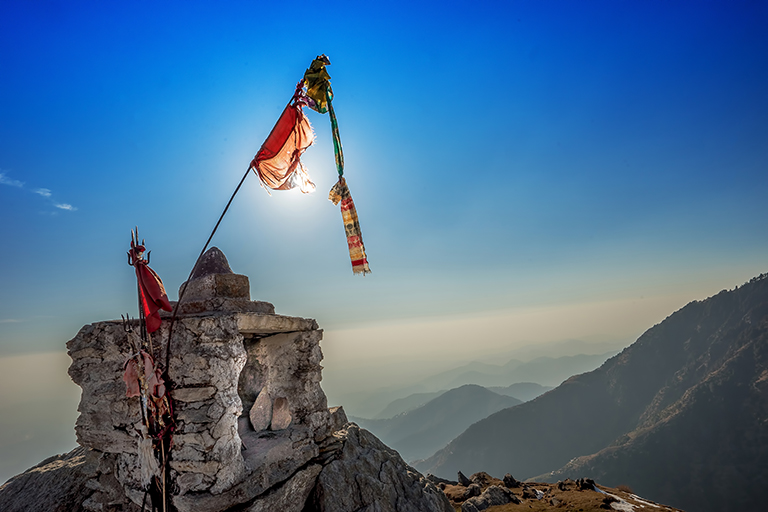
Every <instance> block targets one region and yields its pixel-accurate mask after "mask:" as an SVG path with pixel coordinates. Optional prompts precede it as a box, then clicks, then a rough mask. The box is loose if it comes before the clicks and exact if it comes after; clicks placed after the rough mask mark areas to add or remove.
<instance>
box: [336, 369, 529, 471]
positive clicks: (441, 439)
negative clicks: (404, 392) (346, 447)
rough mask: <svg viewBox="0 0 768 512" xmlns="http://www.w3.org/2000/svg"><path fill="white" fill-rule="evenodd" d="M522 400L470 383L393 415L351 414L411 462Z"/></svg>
mask: <svg viewBox="0 0 768 512" xmlns="http://www.w3.org/2000/svg"><path fill="white" fill-rule="evenodd" d="M521 403H522V401H520V400H518V399H516V398H512V397H510V396H504V395H500V394H498V393H494V392H493V391H489V390H487V389H485V388H483V387H481V386H476V385H473V384H468V385H465V386H461V387H459V388H456V389H451V390H449V391H446V392H445V393H442V394H441V395H440V396H438V397H436V398H434V399H432V400H430V401H429V402H427V403H426V404H424V405H422V406H420V407H417V408H416V409H413V410H411V411H408V412H404V413H401V414H399V415H397V416H395V417H393V418H389V419H379V420H367V419H364V418H355V417H353V416H351V417H350V418H349V419H350V420H351V421H354V422H355V423H357V424H358V425H360V426H361V427H363V428H366V429H368V430H370V431H371V432H373V433H374V434H375V435H376V436H377V437H378V438H379V439H381V440H382V441H384V443H386V444H387V445H389V446H390V447H392V448H394V449H395V450H397V451H398V452H399V453H400V455H401V456H402V457H403V459H405V460H406V461H410V460H415V459H421V458H424V457H428V456H430V455H432V454H433V453H435V452H436V451H437V450H439V449H440V448H442V447H443V446H445V445H446V443H448V442H449V441H450V440H451V439H453V438H454V437H456V436H457V435H459V434H461V433H462V432H463V431H464V430H466V428H467V427H469V426H470V425H472V424H473V423H475V422H476V421H478V420H481V419H483V418H485V417H487V416H488V415H490V414H493V413H494V412H497V411H500V410H502V409H506V408H507V407H512V406H515V405H518V404H521Z"/></svg>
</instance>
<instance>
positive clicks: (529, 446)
mask: <svg viewBox="0 0 768 512" xmlns="http://www.w3.org/2000/svg"><path fill="white" fill-rule="evenodd" d="M766 461H768V275H761V276H759V277H757V278H754V279H752V280H751V281H750V282H749V283H747V284H745V285H744V286H742V287H740V288H736V289H734V290H732V291H723V292H721V293H719V294H717V295H715V296H714V297H710V298H709V299H707V300H704V301H701V302H698V301H695V302H692V303H690V304H688V305H687V306H685V307H684V308H682V309H681V310H679V311H677V312H676V313H674V314H672V315H670V316H669V317H668V318H667V319H666V320H664V321H663V322H661V323H660V324H658V325H656V326H654V327H652V328H651V329H649V330H648V331H646V332H645V333H644V334H643V335H642V336H641V337H640V338H638V340H637V341H636V342H635V343H634V344H632V345H631V346H630V347H628V348H626V349H625V350H624V351H623V352H622V353H621V354H619V355H617V356H615V357H613V358H611V359H609V360H608V361H607V362H605V364H603V365H602V366H601V367H600V368H598V369H597V370H595V371H592V372H589V373H586V374H583V375H577V376H575V377H572V378H570V379H568V380H567V381H566V382H564V383H563V384H561V385H560V386H558V387H557V388H555V389H553V390H552V391H550V392H548V393H546V394H544V395H542V396H539V397H538V398H536V399H534V400H532V401H530V402H526V403H524V404H521V405H519V406H517V407H513V408H509V409H504V410H502V411H500V412H498V413H496V414H493V415H491V416H489V417H488V418H486V419H484V420H482V421H479V422H477V423H475V424H474V425H472V426H471V427H469V428H468V429H467V430H466V431H465V432H464V433H462V434H461V435H460V436H458V437H457V438H456V439H454V440H453V441H452V442H451V443H450V444H449V445H448V446H446V447H445V448H444V449H442V450H441V451H439V452H438V453H436V454H435V455H434V456H432V457H430V458H429V459H427V460H425V461H421V462H419V463H417V464H415V465H416V468H417V469H419V470H420V471H423V472H425V473H426V472H431V473H434V474H436V475H438V476H443V477H447V478H453V477H454V476H455V475H456V473H457V471H462V472H464V473H466V474H469V473H472V472H475V471H479V470H481V469H482V470H484V471H488V472H489V473H491V474H497V475H503V474H505V473H508V472H509V473H512V474H513V475H514V476H515V477H517V478H521V479H524V478H531V477H536V478H537V479H541V478H544V479H547V480H550V481H554V480H558V479H564V478H566V477H570V478H578V477H581V476H588V477H590V478H595V479H598V480H599V481H601V482H604V483H605V484H606V485H610V486H618V485H621V484H625V485H629V486H630V487H631V488H632V489H634V490H635V491H636V492H638V493H639V494H642V495H643V496H647V497H649V498H651V499H654V500H656V501H662V502H665V503H668V504H670V505H673V506H676V507H680V508H684V509H686V510H697V511H704V512H709V511H711V512H714V511H719V510H764V509H765V499H764V496H763V487H764V485H765V482H766V481H768V464H767V463H766Z"/></svg>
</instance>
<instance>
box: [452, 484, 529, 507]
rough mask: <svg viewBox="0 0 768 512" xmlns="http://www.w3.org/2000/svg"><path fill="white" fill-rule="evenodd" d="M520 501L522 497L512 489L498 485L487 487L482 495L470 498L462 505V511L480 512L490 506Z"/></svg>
mask: <svg viewBox="0 0 768 512" xmlns="http://www.w3.org/2000/svg"><path fill="white" fill-rule="evenodd" d="M507 503H516V504H519V503H520V499H519V498H518V497H517V496H515V495H514V494H512V492H511V491H509V490H508V489H505V488H503V487H499V486H498V485H492V486H490V487H489V488H487V489H486V490H485V491H484V492H483V493H482V494H481V495H480V496H476V497H474V498H470V499H468V500H467V501H465V502H464V503H462V505H461V512H479V511H481V510H485V509H487V508H490V507H496V506H499V505H506V504H507Z"/></svg>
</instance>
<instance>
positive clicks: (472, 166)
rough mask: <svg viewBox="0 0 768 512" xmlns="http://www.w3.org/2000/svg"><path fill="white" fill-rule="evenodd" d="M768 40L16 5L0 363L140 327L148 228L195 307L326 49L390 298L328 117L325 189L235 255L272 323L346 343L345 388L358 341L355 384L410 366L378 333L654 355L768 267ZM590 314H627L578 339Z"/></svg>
mask: <svg viewBox="0 0 768 512" xmlns="http://www.w3.org/2000/svg"><path fill="white" fill-rule="evenodd" d="M766 26H768V4H766V3H765V2H706V1H705V2H671V3H670V2H629V1H606V2H592V1H587V2H563V1H545V0H538V1H517V2H516V1H509V2H448V3H446V2H403V3H400V2H387V3H385V4H381V3H365V2H348V3H343V2H342V3H336V2H328V3H323V4H318V3H311V4H301V3H280V4H279V3H277V2H270V3H258V2H132V3H128V2H123V3H118V2H56V1H52V2H21V1H5V2H3V3H2V5H1V6H0V141H2V143H0V173H2V174H0V218H1V219H2V222H1V223H0V236H1V237H2V239H3V240H4V242H5V249H4V251H3V255H2V265H0V283H2V286H0V357H6V356H13V355H18V354H24V353H34V352H51V351H57V350H63V348H64V347H63V345H64V343H65V342H66V341H67V340H68V339H70V338H72V337H73V336H74V335H75V334H76V333H77V331H78V329H79V328H80V327H81V326H82V325H83V324H86V323H91V322H95V321H99V320H103V319H111V318H117V317H119V315H120V314H121V313H131V314H133V315H135V314H136V298H135V282H134V275H133V272H132V269H131V268H129V267H128V265H127V264H126V257H125V251H126V250H127V249H128V245H129V242H130V236H129V230H130V229H131V228H132V227H133V226H134V225H138V226H139V230H140V233H141V235H142V236H143V237H144V238H146V242H147V246H148V248H149V249H151V250H152V266H153V268H154V269H155V270H156V271H157V272H158V273H159V274H160V275H161V276H162V278H163V280H164V281H165V283H166V286H167V288H168V290H169V294H170V295H171V298H172V299H175V298H176V290H177V289H178V287H179V285H180V284H181V283H182V281H183V280H184V279H185V278H186V275H187V274H188V273H189V270H190V268H191V266H192V265H193V263H194V259H195V258H196V256H197V254H198V253H199V251H200V249H201V248H202V244H203V243H204V242H205V239H206V238H207V236H208V234H209V232H210V229H211V228H212V227H213V224H214V223H215V221H216V219H217V218H218V215H219V213H220V212H221V210H222V208H223V207H224V205H225V204H226V201H227V199H228V198H229V195H230V194H231V192H232V190H233V189H234V187H235V186H236V184H237V182H238V180H239V179H240V177H241V176H242V174H243V172H244V171H245V168H246V166H247V165H248V163H249V162H250V160H251V159H252V158H253V156H254V154H255V153H256V151H257V150H258V148H259V146H260V145H261V143H262V142H263V140H264V138H265V137H266V136H267V134H268V133H269V130H270V129H271V127H272V125H273V124H274V122H275V121H276V119H277V117H278V116H279V114H280V112H281V110H282V108H283V107H284V105H285V103H286V102H287V101H288V100H289V99H290V96H291V94H292V92H293V88H294V86H295V84H296V82H297V81H298V80H299V79H300V78H301V76H302V74H303V72H304V69H305V68H306V67H307V66H308V65H309V63H310V62H311V60H312V59H313V58H314V57H315V56H316V55H317V54H319V53H326V54H327V55H328V56H329V57H330V59H331V62H332V65H331V66H330V67H329V72H330V74H331V76H332V79H333V80H332V82H333V86H334V91H335V93H336V100H335V102H334V105H335V108H336V112H337V115H338V118H339V124H340V130H341V138H342V141H343V145H344V150H345V156H346V177H347V180H348V183H349V186H350V189H351V191H352V195H353V197H354V199H355V202H356V204H357V207H358V213H359V215H360V222H361V226H362V231H363V235H364V239H365V243H366V248H367V250H368V256H369V260H370V264H371V269H372V270H373V274H372V275H370V276H366V277H365V278H360V277H355V276H353V275H352V272H351V269H350V265H349V260H348V256H347V250H346V243H345V240H344V233H343V228H342V225H341V220H340V214H339V211H338V208H337V207H334V206H333V205H332V204H331V203H330V202H328V201H327V199H326V197H327V191H328V190H329V189H330V188H331V186H332V185H333V183H334V181H335V178H336V173H335V169H334V163H333V150H332V145H331V137H330V127H329V121H328V118H327V116H321V115H319V114H316V113H313V112H311V113H309V116H310V120H311V122H312V123H313V125H314V127H315V130H316V132H317V136H318V138H317V142H316V144H315V146H314V147H312V148H310V149H309V150H308V151H307V153H306V155H305V158H304V162H305V165H306V166H307V168H308V170H309V174H310V176H311V177H312V179H313V180H314V181H315V183H316V184H317V185H318V190H317V192H316V193H315V194H312V195H309V196H300V195H298V194H280V193H273V194H272V196H271V197H270V196H268V195H267V194H266V192H265V191H264V190H262V189H261V188H260V187H259V185H258V180H257V179H256V178H255V176H251V177H249V178H248V179H247V180H246V182H245V185H244V187H243V190H242V191H241V193H240V194H239V195H238V197H237V198H236V199H235V202H234V204H233V206H232V209H231V210H230V212H229V214H228V216H227V217H226V218H225V220H224V222H223V224H222V227H221V229H220V231H219V233H218V234H217V235H216V238H215V239H214V241H213V244H214V245H217V246H218V247H220V248H221V249H222V250H223V251H224V252H225V253H226V254H227V256H228V258H229V260H230V263H231V265H232V267H233V269H234V270H235V271H236V272H238V273H242V274H247V275H248V276H249V277H250V279H251V285H252V296H253V298H254V299H261V300H267V301H270V302H273V303H274V304H275V305H276V307H277V310H278V312H281V313H284V314H292V315H298V316H307V317H314V318H317V319H318V321H319V322H320V324H321V326H323V327H326V329H327V332H326V341H325V342H324V343H326V347H325V348H324V350H326V368H329V367H330V368H333V366H334V359H333V358H332V357H331V356H333V355H334V354H335V355H340V349H338V348H334V347H333V337H332V336H331V335H332V333H333V332H335V331H338V332H343V331H345V330H346V332H355V333H357V334H356V336H357V337H356V338H355V339H354V340H350V341H349V342H348V343H347V344H346V345H345V344H341V345H340V346H343V347H345V350H346V351H347V352H348V351H353V352H354V351H358V352H356V353H355V354H352V355H350V354H349V353H347V354H346V355H347V356H348V357H349V358H350V360H353V359H355V357H358V359H361V358H364V357H366V355H367V354H370V353H371V350H373V349H376V350H378V351H379V352H380V353H381V354H385V355H388V356H391V357H392V358H398V357H402V356H403V355H404V353H403V352H401V351H402V350H405V347H404V346H403V345H402V343H400V344H397V343H392V344H389V343H388V340H386V339H377V338H376V336H375V333H376V332H378V331H377V326H381V325H384V324H387V325H393V324H397V323H398V322H404V323H403V325H408V322H422V324H420V325H423V322H427V323H429V325H431V326H433V327H434V328H435V329H437V330H435V331H434V332H436V333H438V332H439V333H440V334H436V335H435V338H436V339H432V338H430V337H429V336H427V335H424V336H421V337H420V338H419V340H410V341H409V342H408V349H409V350H416V349H419V348H420V349H421V353H422V354H424V355H425V357H426V355H427V354H428V353H429V352H430V351H434V350H435V349H438V350H440V347H441V343H442V341H443V338H444V337H445V336H446V334H445V333H444V332H442V331H439V326H440V325H443V321H444V320H445V321H448V320H450V321H454V320H455V319H456V318H458V317H462V316H463V317H466V318H468V320H467V321H468V322H469V323H468V324H467V325H470V324H471V322H473V321H477V318H485V317H484V316H483V315H489V314H491V315H492V317H493V318H494V319H495V320H493V322H496V324H494V325H496V326H497V328H495V330H494V331H493V333H494V334H493V336H492V337H493V338H494V341H493V344H491V345H488V346H487V351H488V352H492V351H493V350H496V349H498V348H499V347H502V346H504V344H505V343H506V338H505V334H504V333H505V332H507V333H509V332H518V333H522V334H519V336H518V337H517V338H516V340H515V341H516V342H519V343H523V342H537V341H553V340H555V339H558V338H559V339H567V338H568V337H583V338H589V337H592V338H594V339H596V340H597V339H600V340H603V341H605V340H607V339H624V338H631V337H633V336H637V335H638V334H640V333H641V332H642V330H644V328H646V327H650V326H651V325H652V324H653V323H655V322H657V321H660V320H661V319H663V318H664V316H666V315H667V314H669V313H671V312H672V311H673V310H674V309H676V308H678V307H681V306H682V305H684V304H685V302H686V301H688V300H693V299H697V298H699V299H700V298H704V297H706V296H707V295H711V294H712V293H716V292H717V291H719V290H720V289H723V288H730V287H733V286H734V285H737V284H741V283H742V282H744V281H746V280H748V279H749V278H750V277H752V276H754V275H756V274H759V273H760V272H765V271H768V261H766V254H768V251H767V250H768V241H767V240H766V222H767V221H768V201H766V199H765V198H766V196H767V193H768V172H766V171H767V170H768V168H767V167H768V95H766V94H765V91H766V90H768V31H766V30H765V27H766ZM635 301H645V302H644V303H643V302H635ZM586 304H593V305H594V304H606V305H610V304H624V305H626V307H624V308H623V309H620V310H619V309H615V308H614V309H611V307H609V306H606V308H603V309H602V310H603V311H605V312H606V313H604V315H603V316H600V315H599V314H598V313H594V316H592V317H589V318H590V321H589V322H588V323H589V324H590V327H589V328H586V327H583V326H582V325H581V324H579V327H578V329H577V328H576V325H577V324H576V323H574V324H573V326H574V327H573V332H571V334H568V333H569V332H570V331H569V328H570V325H571V324H569V323H568V321H566V320H564V319H565V318H571V317H573V318H576V317H577V316H579V315H581V314H582V313H580V312H583V311H587V310H589V311H593V312H596V311H598V310H600V308H595V307H587V306H585V305H586ZM643 304H645V305H643ZM530 308H534V309H536V311H537V312H538V313H537V315H538V316H535V318H538V320H537V321H538V322H539V324H536V323H531V322H530V321H529V322H528V323H525V322H523V323H525V326H524V327H523V323H520V324H518V323H516V322H522V321H521V320H520V318H522V317H521V316H520V315H519V314H517V313H510V312H515V311H517V312H518V313H519V312H520V311H527V310H529V309H530ZM547 308H551V309H550V310H549V311H550V312H551V317H550V318H549V319H547V317H546V314H545V313H542V311H543V312H546V311H548V310H547ZM568 308H571V309H570V311H571V312H572V315H571V317H569V316H568V314H567V313H566V312H567V311H569V309H568ZM579 308H582V309H579ZM584 308H586V309H584ZM590 308H591V309H590ZM531 318H533V317H531ZM473 319H474V320H473ZM582 320H583V318H582ZM558 323H559V324H561V325H560V329H559V330H557V331H556V332H555V331H551V332H549V331H548V332H549V333H548V334H547V335H546V336H544V335H540V336H539V335H537V332H538V333H541V332H543V331H547V328H548V327H550V326H551V325H550V324H558ZM609 325H610V326H609ZM622 325H624V326H625V327H623V328H622ZM366 326H368V327H366ZM361 328H362V329H366V328H367V329H368V331H367V332H368V335H361V334H360V332H361V331H360V329H361ZM425 329H426V328H425ZM428 331H429V329H427V332H428ZM537 336H538V337H537ZM342 338H343V336H342ZM510 339H511V338H510ZM486 341H488V340H487V339H484V338H480V339H475V340H473V341H472V345H473V346H474V347H477V348H478V350H480V349H483V347H484V345H483V344H484V343H485V342H486ZM419 344H420V345H419ZM456 346H458V345H456ZM389 347H391V348H389ZM334 350H335V352H334ZM387 350H389V352H387ZM456 350H457V351H456V352H455V355H456V357H459V356H462V354H463V352H461V351H460V350H459V349H458V348H457V349H456ZM408 353H410V352H408ZM462 357H463V356H462ZM326 378H328V372H326Z"/></svg>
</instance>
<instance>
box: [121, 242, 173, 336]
mask: <svg viewBox="0 0 768 512" xmlns="http://www.w3.org/2000/svg"><path fill="white" fill-rule="evenodd" d="M144 250H145V249H144V246H143V245H140V244H139V245H134V244H133V242H131V250H130V252H129V253H128V254H129V255H130V257H131V260H132V265H133V268H135V269H136V279H137V280H138V282H139V297H140V299H141V307H142V310H143V313H144V318H145V319H146V322H147V332H149V333H152V332H155V331H156V330H158V329H159V328H160V323H161V320H160V313H159V311H160V310H161V309H164V310H165V311H173V308H172V307H171V303H170V302H169V301H168V295H166V293H165V287H164V286H163V281H162V280H161V279H160V276H158V275H157V273H156V272H155V271H154V270H152V269H151V268H149V265H147V260H145V259H144Z"/></svg>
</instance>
